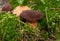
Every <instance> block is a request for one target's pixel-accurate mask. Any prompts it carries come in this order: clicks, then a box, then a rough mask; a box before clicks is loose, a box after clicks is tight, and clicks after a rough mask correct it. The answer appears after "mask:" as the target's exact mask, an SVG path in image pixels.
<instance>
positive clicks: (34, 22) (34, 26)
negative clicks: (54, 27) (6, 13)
mask: <svg viewBox="0 0 60 41" xmlns="http://www.w3.org/2000/svg"><path fill="white" fill-rule="evenodd" d="M26 22H27V23H30V25H31V26H32V27H33V28H36V27H37V21H30V22H28V21H26Z"/></svg>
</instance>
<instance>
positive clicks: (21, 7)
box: [12, 6, 31, 16]
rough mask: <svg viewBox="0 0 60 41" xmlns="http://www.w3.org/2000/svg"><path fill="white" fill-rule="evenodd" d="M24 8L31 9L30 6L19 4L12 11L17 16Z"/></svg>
mask: <svg viewBox="0 0 60 41" xmlns="http://www.w3.org/2000/svg"><path fill="white" fill-rule="evenodd" d="M24 10H31V9H30V8H29V7H28V6H17V7H16V8H15V9H14V10H13V11H12V12H13V14H15V15H16V16H19V15H20V14H21V12H22V11H24Z"/></svg>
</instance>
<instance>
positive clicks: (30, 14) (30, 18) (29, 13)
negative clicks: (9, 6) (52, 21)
mask: <svg viewBox="0 0 60 41" xmlns="http://www.w3.org/2000/svg"><path fill="white" fill-rule="evenodd" d="M20 16H21V17H22V18H23V19H24V20H26V22H27V23H30V24H31V26H33V27H35V28H36V27H37V20H40V19H41V18H42V13H41V12H39V11H37V10H25V11H23V12H22V13H21V15H20Z"/></svg>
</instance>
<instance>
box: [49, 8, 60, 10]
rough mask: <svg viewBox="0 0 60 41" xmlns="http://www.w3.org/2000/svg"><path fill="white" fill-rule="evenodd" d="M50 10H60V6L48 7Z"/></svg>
mask: <svg viewBox="0 0 60 41" xmlns="http://www.w3.org/2000/svg"><path fill="white" fill-rule="evenodd" d="M49 9H50V10H60V8H49Z"/></svg>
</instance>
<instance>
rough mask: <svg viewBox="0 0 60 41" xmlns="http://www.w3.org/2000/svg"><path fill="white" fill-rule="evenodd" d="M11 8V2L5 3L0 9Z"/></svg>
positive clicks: (8, 9) (7, 9) (6, 9)
mask: <svg viewBox="0 0 60 41" xmlns="http://www.w3.org/2000/svg"><path fill="white" fill-rule="evenodd" d="M11 9H12V7H11V4H10V3H6V4H4V6H3V8H2V11H10V10H11Z"/></svg>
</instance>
